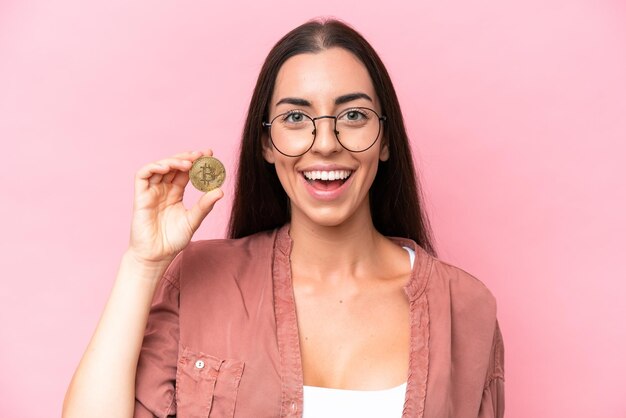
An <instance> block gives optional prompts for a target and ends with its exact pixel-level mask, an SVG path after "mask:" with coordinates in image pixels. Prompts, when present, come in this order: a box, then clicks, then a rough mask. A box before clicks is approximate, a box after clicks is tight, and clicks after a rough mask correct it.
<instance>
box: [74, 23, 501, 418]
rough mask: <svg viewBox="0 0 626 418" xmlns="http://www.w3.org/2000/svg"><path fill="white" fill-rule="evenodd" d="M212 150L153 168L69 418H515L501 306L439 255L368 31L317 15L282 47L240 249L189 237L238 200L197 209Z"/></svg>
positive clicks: (264, 102) (233, 236)
mask: <svg viewBox="0 0 626 418" xmlns="http://www.w3.org/2000/svg"><path fill="white" fill-rule="evenodd" d="M202 154H203V153H201V152H189V153H182V154H178V155H175V156H173V157H170V158H166V159H163V160H160V161H157V162H154V163H151V164H148V165H146V166H145V167H143V168H141V169H140V170H139V171H138V173H137V176H136V180H135V202H134V216H133V222H132V229H131V239H130V244H129V247H128V250H127V252H126V253H125V254H124V256H123V258H122V262H121V266H120V270H119V273H118V277H117V279H116V282H115V285H114V288H113V291H112V294H111V296H110V299H109V302H108V304H107V306H106V308H105V311H104V313H103V316H102V318H101V321H100V323H99V324H98V327H97V330H96V332H95V334H94V336H93V339H92V341H91V342H90V344H89V346H88V348H87V351H86V353H85V355H84V357H83V359H82V360H81V363H80V365H79V367H78V369H77V371H76V373H75V376H74V378H73V380H72V383H71V384H70V387H69V389H68V393H67V396H66V400H65V404H64V416H65V417H91V416H100V415H102V416H107V417H109V416H115V417H130V416H135V417H155V416H156V417H167V416H172V415H177V416H179V417H196V416H202V417H207V416H210V417H297V416H305V417H313V416H320V417H333V416H337V417H347V416H354V417H364V416H376V417H381V416H384V417H394V416H395V417H400V416H403V417H430V418H440V417H455V418H461V417H501V416H503V413H504V386H503V380H504V374H503V356H504V353H503V344H502V338H501V335H500V331H499V329H498V325H497V321H496V306H495V300H494V298H493V296H492V295H491V293H490V292H489V291H488V290H487V288H485V286H484V285H483V284H482V283H481V282H480V281H478V280H477V279H475V278H473V277H472V276H470V275H469V274H467V273H465V272H464V271H462V270H460V269H457V268H455V267H453V266H450V265H448V264H446V263H443V262H441V261H439V260H437V259H436V258H435V257H434V256H435V252H434V248H433V245H432V243H431V240H430V232H429V228H428V222H427V219H426V216H425V213H424V211H423V207H422V205H421V202H420V199H419V190H418V187H417V180H416V177H415V172H414V169H413V163H412V158H411V152H410V148H409V144H408V139H407V135H406V131H405V128H404V124H403V120H402V114H401V111H400V107H399V104H398V99H397V97H396V94H395V92H394V89H393V86H392V84H391V80H390V78H389V75H388V73H387V71H386V70H385V67H384V65H383V64H382V62H381V61H380V59H379V57H378V55H377V54H376V53H375V51H374V50H373V49H372V48H371V46H370V45H369V44H368V43H367V42H366V41H365V40H364V39H363V38H362V37H361V36H360V35H359V34H358V33H357V32H355V31H354V30H353V29H351V28H350V27H348V26H346V25H345V24H343V23H340V22H337V21H334V20H328V21H312V22H309V23H306V24H304V25H302V26H300V27H298V28H296V29H294V30H293V31H291V32H290V33H288V34H287V35H286V36H285V37H284V38H283V39H281V40H280V41H279V42H278V43H277V44H276V45H275V46H274V48H273V49H272V51H270V53H269V55H268V57H267V59H266V61H265V64H264V66H263V68H262V70H261V74H260V76H259V79H258V82H257V85H256V88H255V90H254V93H253V96H252V100H251V103H250V108H249V112H248V117H247V120H246V124H245V127H244V132H243V140H242V145H241V156H240V161H239V169H238V174H237V185H236V192H235V198H234V204H233V210H232V214H231V220H230V233H229V234H230V239H227V240H211V241H197V242H193V243H190V240H191V238H192V236H193V233H194V232H195V231H196V229H197V228H198V227H199V225H200V223H201V222H202V221H203V219H204V218H205V217H206V215H207V214H208V213H209V212H210V211H211V209H212V207H213V205H214V204H215V203H216V202H217V201H218V200H219V199H220V198H221V197H222V196H223V194H222V192H221V191H220V190H219V189H216V190H214V191H211V192H208V193H206V194H205V195H204V196H202V197H201V198H200V199H199V201H198V202H197V203H196V204H195V205H194V206H193V207H192V208H191V209H189V210H187V209H186V208H185V207H183V205H182V197H183V190H184V188H185V186H186V185H187V183H188V180H189V176H188V170H189V169H190V167H191V164H192V162H193V161H195V160H196V159H197V158H199V157H200V156H201V155H202ZM204 154H206V155H211V151H208V152H206V153H204Z"/></svg>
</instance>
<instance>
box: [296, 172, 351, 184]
mask: <svg viewBox="0 0 626 418" xmlns="http://www.w3.org/2000/svg"><path fill="white" fill-rule="evenodd" d="M303 174H304V177H306V178H307V179H309V180H331V181H332V180H344V179H347V178H348V177H349V176H350V174H352V171H349V170H333V171H304V172H303Z"/></svg>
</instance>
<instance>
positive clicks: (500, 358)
mask: <svg viewBox="0 0 626 418" xmlns="http://www.w3.org/2000/svg"><path fill="white" fill-rule="evenodd" d="M502 417H504V343H503V341H502V333H501V332H500V326H499V324H498V321H497V320H496V328H495V332H494V337H493V345H492V348H491V357H490V361H489V370H488V371H487V376H486V380H485V387H484V389H483V397H482V401H481V404H480V411H479V412H478V418H502Z"/></svg>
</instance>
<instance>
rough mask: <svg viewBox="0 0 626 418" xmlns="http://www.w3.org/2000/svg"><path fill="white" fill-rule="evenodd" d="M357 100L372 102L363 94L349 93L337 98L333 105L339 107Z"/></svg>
mask: <svg viewBox="0 0 626 418" xmlns="http://www.w3.org/2000/svg"><path fill="white" fill-rule="evenodd" d="M358 99H365V100H369V101H370V102H373V100H372V98H371V97H370V96H368V95H367V94H365V93H350V94H344V95H343V96H339V97H337V98H336V99H335V104H336V105H341V104H344V103H348V102H352V101H354V100H358Z"/></svg>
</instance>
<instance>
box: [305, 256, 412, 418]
mask: <svg viewBox="0 0 626 418" xmlns="http://www.w3.org/2000/svg"><path fill="white" fill-rule="evenodd" d="M403 248H404V249H405V250H407V251H408V253H409V258H410V260H411V269H412V268H413V263H414V262H415V251H413V250H412V249H411V248H408V247H403ZM405 395H406V383H403V384H401V385H400V386H396V387H395V388H391V389H384V390H348V389H330V388H321V387H317V386H304V404H303V411H302V417H303V418H335V417H337V418H338V417H359V418H368V417H401V416H402V409H403V408H404V398H405Z"/></svg>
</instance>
